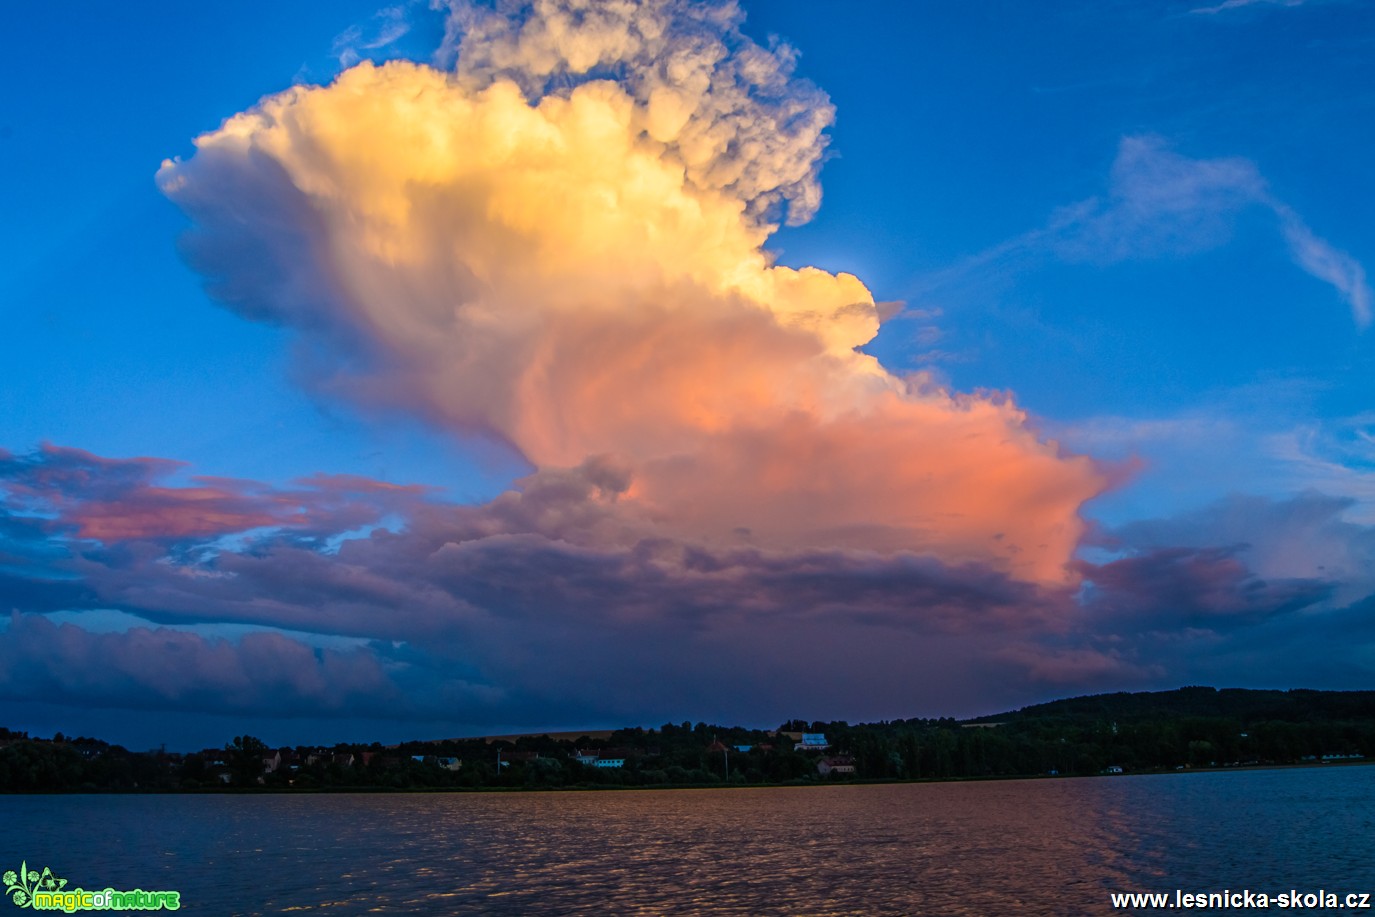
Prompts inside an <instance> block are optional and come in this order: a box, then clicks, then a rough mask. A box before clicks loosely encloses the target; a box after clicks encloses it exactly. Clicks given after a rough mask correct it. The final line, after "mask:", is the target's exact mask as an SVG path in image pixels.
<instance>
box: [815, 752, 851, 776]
mask: <svg viewBox="0 0 1375 917" xmlns="http://www.w3.org/2000/svg"><path fill="white" fill-rule="evenodd" d="M816 772H817V773H818V774H820V775H821V776H823V777H829V776H831V775H832V774H853V773H854V772H855V759H854V758H852V757H850V756H849V755H828V756H827V757H825V758H822V759H821V760H820V761H818V762H816Z"/></svg>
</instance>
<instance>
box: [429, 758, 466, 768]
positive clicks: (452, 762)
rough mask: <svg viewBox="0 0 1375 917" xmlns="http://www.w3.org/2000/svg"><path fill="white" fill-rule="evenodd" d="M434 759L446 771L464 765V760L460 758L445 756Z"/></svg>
mask: <svg viewBox="0 0 1375 917" xmlns="http://www.w3.org/2000/svg"><path fill="white" fill-rule="evenodd" d="M434 761H435V763H436V764H438V765H439V766H440V767H442V768H444V769H445V770H446V771H456V770H459V769H460V768H462V767H463V762H462V761H461V760H459V759H458V758H448V757H443V758H435V759H434Z"/></svg>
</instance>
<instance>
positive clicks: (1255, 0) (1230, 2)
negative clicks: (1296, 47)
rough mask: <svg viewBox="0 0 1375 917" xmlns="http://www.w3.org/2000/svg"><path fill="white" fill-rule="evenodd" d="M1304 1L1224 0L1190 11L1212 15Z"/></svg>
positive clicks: (1300, 4)
mask: <svg viewBox="0 0 1375 917" xmlns="http://www.w3.org/2000/svg"><path fill="white" fill-rule="evenodd" d="M1304 2H1305V0H1223V2H1222V3H1219V4H1218V5H1217V6H1200V7H1197V8H1195V9H1191V10H1189V12H1191V13H1199V14H1202V15H1205V16H1211V15H1215V14H1217V13H1225V12H1227V11H1229V10H1237V9H1242V8H1243V7H1248V6H1303V4H1304Z"/></svg>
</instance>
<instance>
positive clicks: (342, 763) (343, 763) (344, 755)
mask: <svg viewBox="0 0 1375 917" xmlns="http://www.w3.org/2000/svg"><path fill="white" fill-rule="evenodd" d="M330 763H331V764H336V765H338V766H339V767H353V752H348V751H345V752H340V753H339V754H336V755H334V756H333V757H331V758H330Z"/></svg>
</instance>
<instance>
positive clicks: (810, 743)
mask: <svg viewBox="0 0 1375 917" xmlns="http://www.w3.org/2000/svg"><path fill="white" fill-rule="evenodd" d="M830 747H831V743H829V742H827V741H826V734H825V733H822V732H804V733H802V738H801V739H800V740H799V741H798V742H797V743H796V744H794V745H793V751H825V750H826V749H828V748H830Z"/></svg>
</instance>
